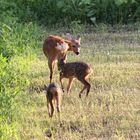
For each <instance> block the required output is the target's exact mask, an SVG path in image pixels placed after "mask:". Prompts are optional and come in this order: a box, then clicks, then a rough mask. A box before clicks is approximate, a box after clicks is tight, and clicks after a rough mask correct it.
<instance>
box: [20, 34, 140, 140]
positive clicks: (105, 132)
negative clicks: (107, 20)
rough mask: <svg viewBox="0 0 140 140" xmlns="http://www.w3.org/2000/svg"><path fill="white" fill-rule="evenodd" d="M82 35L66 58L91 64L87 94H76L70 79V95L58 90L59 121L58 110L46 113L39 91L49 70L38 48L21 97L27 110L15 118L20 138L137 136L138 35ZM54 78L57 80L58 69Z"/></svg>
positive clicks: (135, 139) (125, 139)
mask: <svg viewBox="0 0 140 140" xmlns="http://www.w3.org/2000/svg"><path fill="white" fill-rule="evenodd" d="M48 34H49V32H48ZM82 40H83V43H82V47H81V48H82V50H81V55H80V57H76V56H75V55H74V54H73V53H69V54H68V60H67V61H85V62H88V63H89V64H91V66H92V68H93V74H92V75H91V76H90V83H91V85H92V87H91V91H90V93H89V97H87V98H86V97H85V95H83V96H82V99H79V98H78V93H79V91H80V90H81V88H82V84H81V83H80V82H79V81H77V80H75V82H74V84H73V86H72V91H71V94H70V96H68V95H67V94H66V93H65V94H64V95H63V100H62V107H61V122H59V121H58V116H57V113H56V114H55V116H54V117H53V118H52V119H50V118H49V117H48V113H47V107H46V99H45V93H44V91H42V88H43V86H44V84H48V83H49V70H48V65H47V60H46V58H45V56H44V55H43V53H42V49H41V48H40V49H38V51H37V57H36V58H35V59H34V60H32V61H31V63H30V64H31V69H30V70H29V71H28V74H29V77H30V80H31V83H30V86H29V89H27V91H26V92H25V93H24V94H23V99H21V102H23V105H24V112H26V113H24V115H23V118H22V119H20V120H19V122H20V129H19V135H20V139H22V140H45V139H55V140H58V139H61V140H81V139H83V140H84V139H85V140H96V139H99V140H139V139H140V94H139V93H140V47H139V44H140V41H139V40H140V35H139V34H138V33H136V32H131V33H128V32H124V33H90V34H82ZM53 81H55V82H58V83H59V74H58V71H57V70H56V71H55V75H54V78H53ZM64 81H66V82H67V80H66V79H64ZM66 82H65V84H64V86H65V88H66ZM50 136H51V137H50Z"/></svg>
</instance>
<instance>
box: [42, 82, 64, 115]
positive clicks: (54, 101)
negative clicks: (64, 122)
mask: <svg viewBox="0 0 140 140" xmlns="http://www.w3.org/2000/svg"><path fill="white" fill-rule="evenodd" d="M45 90H46V98H47V108H48V113H49V117H53V114H54V108H55V106H56V108H57V112H58V113H60V105H61V94H62V90H61V88H60V87H59V85H58V84H55V83H51V84H49V86H48V87H45ZM59 115H60V114H59Z"/></svg>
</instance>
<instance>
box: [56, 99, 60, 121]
mask: <svg viewBox="0 0 140 140" xmlns="http://www.w3.org/2000/svg"><path fill="white" fill-rule="evenodd" d="M60 98H61V97H57V98H56V109H57V112H58V117H59V120H60V104H61V99H60Z"/></svg>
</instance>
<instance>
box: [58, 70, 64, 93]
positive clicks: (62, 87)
mask: <svg viewBox="0 0 140 140" xmlns="http://www.w3.org/2000/svg"><path fill="white" fill-rule="evenodd" d="M62 79H63V77H62V73H61V72H60V79H59V80H60V83H61V89H62V91H63V92H64V86H63V83H62Z"/></svg>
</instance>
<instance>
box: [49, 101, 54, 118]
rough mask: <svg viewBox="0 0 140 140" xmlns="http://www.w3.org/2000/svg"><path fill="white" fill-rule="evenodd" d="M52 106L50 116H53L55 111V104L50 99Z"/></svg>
mask: <svg viewBox="0 0 140 140" xmlns="http://www.w3.org/2000/svg"><path fill="white" fill-rule="evenodd" d="M50 106H51V112H50V114H49V115H50V117H51V118H52V116H53V113H54V106H53V102H52V101H50Z"/></svg>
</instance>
